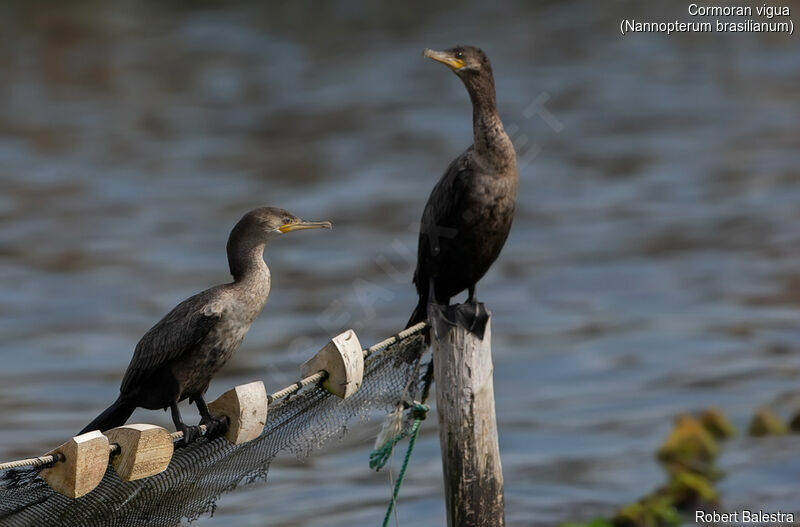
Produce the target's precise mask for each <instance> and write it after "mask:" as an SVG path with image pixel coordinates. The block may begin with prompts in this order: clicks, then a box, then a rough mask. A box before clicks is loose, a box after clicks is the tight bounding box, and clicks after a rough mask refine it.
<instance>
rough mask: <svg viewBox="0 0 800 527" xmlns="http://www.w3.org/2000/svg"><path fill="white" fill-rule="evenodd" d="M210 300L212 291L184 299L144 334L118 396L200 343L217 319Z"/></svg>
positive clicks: (218, 317) (134, 387) (218, 315)
mask: <svg viewBox="0 0 800 527" xmlns="http://www.w3.org/2000/svg"><path fill="white" fill-rule="evenodd" d="M212 297H213V289H211V290H208V291H204V292H202V293H199V294H197V295H195V296H193V297H190V298H188V299H186V300H184V301H183V302H181V303H180V304H178V305H177V306H175V308H174V309H173V310H172V311H170V312H169V313H167V315H166V316H164V318H162V319H161V320H159V321H158V323H157V324H156V325H155V326H153V327H152V328H150V330H149V331H148V332H147V333H145V334H144V336H143V337H142V338H141V340H140V341H139V343H138V344H137V345H136V350H135V351H134V353H133V358H132V359H131V363H130V364H129V365H128V369H127V371H126V372H125V376H124V377H123V379H122V386H121V388H120V392H121V393H123V394H124V393H127V392H128V391H129V390H135V389H136V387H137V386H138V385H139V384H140V383H141V381H142V380H144V379H146V378H147V377H148V376H149V375H150V374H151V373H153V371H154V370H156V369H158V368H159V367H160V366H162V365H163V364H165V363H167V362H169V361H171V360H173V359H176V358H178V357H180V356H181V355H183V354H184V353H186V352H188V351H189V350H191V349H192V348H194V347H195V346H197V345H198V344H199V343H200V342H202V340H203V339H204V338H205V337H206V336H207V335H208V333H209V332H210V331H211V330H212V328H213V327H214V326H215V325H216V324H217V322H219V319H220V314H219V313H215V312H212V310H211V309H210V307H209V300H211V298H212Z"/></svg>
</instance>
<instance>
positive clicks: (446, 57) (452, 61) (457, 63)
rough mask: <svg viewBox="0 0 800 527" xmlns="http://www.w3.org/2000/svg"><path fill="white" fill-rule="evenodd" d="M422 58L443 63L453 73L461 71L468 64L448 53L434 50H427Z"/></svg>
mask: <svg viewBox="0 0 800 527" xmlns="http://www.w3.org/2000/svg"><path fill="white" fill-rule="evenodd" d="M422 56H423V57H428V58H429V59H433V60H435V61H436V62H441V63H442V64H444V65H445V66H447V67H448V68H450V69H451V70H453V71H456V70H460V69H461V68H463V67H464V66H466V64H467V63H466V62H464V61H463V60H461V59H457V58H455V57H454V56H453V55H451V54H450V53H448V52H447V51H434V50H432V49H428V48H425V49H424V50H423V52H422Z"/></svg>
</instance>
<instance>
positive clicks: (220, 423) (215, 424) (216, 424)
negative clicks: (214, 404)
mask: <svg viewBox="0 0 800 527" xmlns="http://www.w3.org/2000/svg"><path fill="white" fill-rule="evenodd" d="M200 424H201V425H205V427H206V433H205V437H206V438H207V439H214V438H215V437H219V436H221V435H224V434H225V432H227V431H228V426H230V419H228V416H225V415H217V416H214V415H209V416H208V417H205V418H203V419H202V420H201V421H200Z"/></svg>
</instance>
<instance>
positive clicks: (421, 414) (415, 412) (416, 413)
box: [411, 403, 430, 421]
mask: <svg viewBox="0 0 800 527" xmlns="http://www.w3.org/2000/svg"><path fill="white" fill-rule="evenodd" d="M428 410H430V407H429V406H428V405H426V404H422V403H414V406H412V407H411V417H413V418H414V419H418V420H420V421H424V420H425V418H426V417H428Z"/></svg>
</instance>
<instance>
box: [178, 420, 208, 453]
mask: <svg viewBox="0 0 800 527" xmlns="http://www.w3.org/2000/svg"><path fill="white" fill-rule="evenodd" d="M181 432H183V439H181V440H180V441H178V443H177V445H176V446H177V447H179V448H180V447H185V446H189V445H190V444H192V443H193V442H195V441H196V440H197V439H198V438H199V437H201V435H202V434H201V433H200V427H199V426H194V425H185V426H184V427H183V429H182V430H181Z"/></svg>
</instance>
